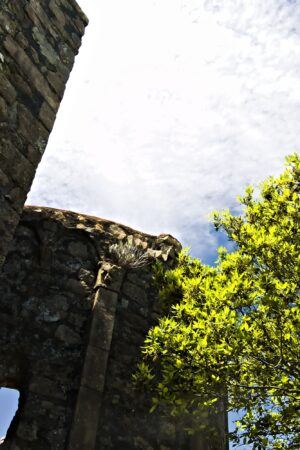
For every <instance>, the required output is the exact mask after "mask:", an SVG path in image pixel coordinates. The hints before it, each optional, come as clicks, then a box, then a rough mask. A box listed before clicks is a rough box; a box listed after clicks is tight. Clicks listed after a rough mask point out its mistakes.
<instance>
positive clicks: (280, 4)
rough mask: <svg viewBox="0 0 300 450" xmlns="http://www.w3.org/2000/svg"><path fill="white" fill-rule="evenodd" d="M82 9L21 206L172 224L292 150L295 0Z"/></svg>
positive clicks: (295, 143)
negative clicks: (77, 37)
mask: <svg viewBox="0 0 300 450" xmlns="http://www.w3.org/2000/svg"><path fill="white" fill-rule="evenodd" d="M78 3H79V4H80V6H81V7H82V9H83V11H84V12H85V13H86V14H87V16H88V17H89V19H90V24H89V26H88V27H87V30H86V34H85V37H84V39H83V43H82V47H81V49H80V52H79V55H78V56H77V57H76V61H75V66H74V69H73V71H72V73H71V76H70V79H69V82H68V85H67V89H66V92H65V95H64V98H63V101H62V104H61V107H60V110H59V113H58V115H57V120H56V123H55V126H54V129H53V132H52V133H51V136H50V140H49V143H48V147H47V149H46V153H45V155H44V157H43V160H42V162H41V164H40V166H39V168H38V171H37V175H36V178H35V180H34V183H33V186H32V189H31V192H30V194H29V196H28V199H27V204H34V205H43V206H51V207H57V208H63V209H71V210H73V211H78V212H81V213H86V214H91V215H95V216H99V217H102V218H106V219H110V220H114V221H118V222H120V223H123V224H126V225H129V226H131V227H133V228H136V229H139V230H141V231H144V232H148V233H152V234H159V233H170V234H173V235H174V236H175V237H177V239H179V240H180V241H181V242H182V244H183V245H184V246H189V247H190V248H191V254H192V255H194V256H197V257H200V258H201V259H202V260H203V261H205V262H207V263H213V262H214V261H215V260H216V258H217V253H216V250H217V247H218V245H220V244H223V243H224V237H222V235H220V234H217V233H215V231H214V230H213V227H212V225H211V224H210V223H209V214H210V213H211V212H212V211H213V210H216V209H218V210H220V209H223V208H230V209H231V210H232V212H233V213H238V211H239V206H238V203H237V201H236V197H237V195H240V194H242V193H243V191H244V189H245V187H246V186H247V185H248V184H254V185H257V183H259V182H260V181H263V180H264V179H265V178H266V177H267V176H269V175H272V174H275V175H276V174H279V173H280V172H281V171H282V170H283V164H284V157H285V156H286V155H287V154H290V153H293V152H295V151H296V152H299V149H300V133H299V122H300V56H299V54H300V52H299V49H300V25H299V24H300V0H290V1H288V0H264V1H261V0H127V1H126V2H125V1H124V0H78ZM0 434H1V432H0Z"/></svg>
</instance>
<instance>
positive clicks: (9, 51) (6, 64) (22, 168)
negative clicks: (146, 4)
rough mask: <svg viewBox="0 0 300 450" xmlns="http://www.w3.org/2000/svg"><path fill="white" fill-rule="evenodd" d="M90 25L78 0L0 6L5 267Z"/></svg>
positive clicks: (1, 251)
mask: <svg viewBox="0 0 300 450" xmlns="http://www.w3.org/2000/svg"><path fill="white" fill-rule="evenodd" d="M86 25H87V18H86V17H85V15H84V14H83V12H82V11H81V10H80V8H79V7H78V5H77V4H76V2H75V1H74V0H1V1H0V235H1V240H0V267H1V266H2V264H3V261H4V258H5V255H6V253H7V251H8V249H9V242H10V241H11V238H12V236H13V233H14V230H15V228H16V226H17V224H18V222H19V216H20V213H21V212H22V208H23V205H24V202H25V199H26V196H27V193H28V191H29V189H30V186H31V183H32V181H33V177H34V174H35V171H36V168H37V165H38V163H39V161H40V159H41V157H42V154H43V152H44V150H45V146H46V143H47V141H48V137H49V133H50V131H51V130H52V127H53V123H54V120H55V116H56V113H57V110H58V107H59V104H60V101H61V99H62V97H63V93H64V90H65V85H66V82H67V80H68V78H69V74H70V71H71V69H72V67H73V63H74V58H75V55H76V54H77V52H78V49H79V47H80V44H81V37H82V35H83V33H84V28H85V26H86Z"/></svg>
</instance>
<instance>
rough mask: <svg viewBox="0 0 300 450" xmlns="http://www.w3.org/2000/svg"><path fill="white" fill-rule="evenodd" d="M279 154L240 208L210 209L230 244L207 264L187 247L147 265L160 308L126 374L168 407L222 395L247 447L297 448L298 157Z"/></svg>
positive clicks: (193, 406) (200, 403) (187, 407)
mask: <svg viewBox="0 0 300 450" xmlns="http://www.w3.org/2000/svg"><path fill="white" fill-rule="evenodd" d="M286 160H287V164H286V166H287V167H286V170H285V171H284V173H283V174H282V175H281V176H279V177H277V178H275V177H270V178H268V179H267V180H266V181H265V182H264V183H263V184H262V185H261V186H260V194H259V195H258V197H255V196H254V193H253V187H251V186H250V187H248V188H247V189H246V194H245V196H244V197H242V198H239V201H240V202H241V204H242V205H243V212H242V214H241V215H239V216H232V215H231V214H230V212H229V211H224V212H222V213H217V212H215V213H213V221H214V225H215V228H216V229H217V230H220V229H221V230H223V231H225V232H226V233H227V235H228V237H229V239H231V240H232V241H234V243H235V249H234V251H232V252H227V251H226V249H224V248H221V249H219V259H218V263H217V266H216V267H215V268H211V267H208V266H206V265H204V264H202V263H201V262H200V261H198V260H197V259H193V258H191V257H190V256H188V254H187V253H182V254H181V255H180V257H179V261H178V267H177V268H176V269H174V270H171V271H164V270H163V269H162V267H161V266H158V267H156V279H157V280H158V282H159V285H160V295H161V299H162V301H163V304H164V305H165V311H166V314H165V316H164V317H163V318H161V320H160V321H159V323H158V325H157V326H155V327H154V328H152V329H151V330H150V332H149V334H148V336H147V338H146V341H145V344H144V347H143V350H142V361H141V363H140V365H139V369H138V372H137V373H136V375H135V378H136V380H137V381H139V382H142V383H144V384H145V385H146V386H147V388H148V389H150V390H151V391H152V392H153V393H154V394H153V408H155V407H156V405H164V404H165V405H168V407H170V408H171V413H172V414H174V415H175V414H181V413H182V412H183V411H185V412H188V411H194V414H195V418H196V419H197V410H199V408H200V409H201V410H202V411H203V408H204V409H205V408H207V409H209V410H210V411H211V410H212V409H213V406H214V405H216V404H219V401H220V399H226V402H227V410H228V411H233V410H235V411H243V417H242V419H241V420H240V421H238V422H237V423H236V430H235V431H234V432H233V433H232V434H231V439H232V440H233V441H234V442H235V443H236V444H238V443H248V444H252V445H253V448H254V449H299V448H300V345H299V337H300V297H299V287H300V233H299V232H300V158H299V156H298V155H297V154H294V155H292V156H289V157H288V158H286Z"/></svg>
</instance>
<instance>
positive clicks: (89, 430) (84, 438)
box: [67, 386, 102, 450]
mask: <svg viewBox="0 0 300 450" xmlns="http://www.w3.org/2000/svg"><path fill="white" fill-rule="evenodd" d="M101 398H102V396H101V394H100V393H99V392H97V391H94V390H93V389H89V388H86V387H84V386H82V387H81V388H80V390H79V394H78V397H77V404H76V410H75V417H74V420H73V424H72V429H71V433H70V438H69V443H68V447H67V448H68V450H92V449H94V448H95V442H96V436H97V427H98V420H99V414H100V407H101Z"/></svg>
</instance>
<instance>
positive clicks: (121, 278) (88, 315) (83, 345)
mask: <svg viewBox="0 0 300 450" xmlns="http://www.w3.org/2000/svg"><path fill="white" fill-rule="evenodd" d="M123 243H127V244H129V248H132V249H133V251H135V250H136V249H139V251H140V253H141V254H142V255H143V256H145V257H146V258H144V260H145V262H146V265H145V266H143V267H138V268H134V267H133V268H132V267H131V266H130V264H128V265H127V266H126V264H125V266H124V264H123V266H122V267H120V266H119V265H118V258H117V256H116V255H115V253H113V252H112V248H113V247H112V246H117V248H118V246H120V245H122V244H123ZM179 249H180V244H179V243H178V242H177V241H176V239H174V238H172V237H171V236H168V235H161V236H158V237H154V236H150V235H146V234H143V233H140V232H137V231H134V230H132V229H130V228H128V227H125V226H122V225H119V224H116V223H112V222H109V221H106V220H100V219H96V218H93V217H88V216H82V215H79V214H75V213H71V212H66V211H60V210H55V209H50V208H38V207H26V208H25V210H24V212H23V215H22V218H21V221H20V224H19V226H18V228H17V231H16V236H15V239H14V242H13V245H12V248H11V250H10V252H9V254H8V256H7V259H6V262H5V264H4V266H3V273H2V276H1V278H0V299H1V301H0V329H1V338H0V386H9V387H14V388H17V389H18V390H19V391H20V406H19V410H18V412H17V414H16V416H15V418H14V420H13V422H12V425H11V427H10V429H9V431H8V434H7V438H6V439H5V441H4V443H3V444H2V445H1V449H2V448H3V450H8V449H9V450H94V449H95V450H96V449H97V450H108V449H114V450H119V449H120V450H133V449H138V450H225V448H226V443H225V436H224V429H225V427H224V416H223V415H222V414H221V415H220V417H217V418H214V421H215V423H214V427H215V430H216V436H213V435H212V434H210V435H208V436H206V435H205V434H204V435H203V436H198V437H197V440H195V438H193V439H192V440H191V439H190V438H189V436H188V435H187V434H186V433H185V432H184V431H183V429H182V428H181V427H179V426H178V424H177V423H176V420H175V419H172V418H171V417H168V416H161V415H159V413H153V414H150V413H149V408H150V405H151V404H150V399H149V398H148V397H147V395H146V394H144V393H142V392H137V391H136V390H135V389H134V386H133V383H132V378H131V377H132V373H133V371H134V369H135V367H136V364H137V362H138V359H139V352H140V346H141V345H142V344H143V340H144V338H145V334H146V333H147V331H148V329H149V327H150V326H151V325H153V324H154V323H155V322H156V320H157V318H158V317H159V315H160V307H159V302H158V296H157V292H156V289H155V288H154V286H153V284H152V272H151V263H152V262H153V261H155V260H158V259H159V260H161V261H163V263H164V264H166V267H167V266H171V267H172V266H173V265H174V263H175V257H176V254H177V252H178V250H179ZM147 263H149V264H147Z"/></svg>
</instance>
